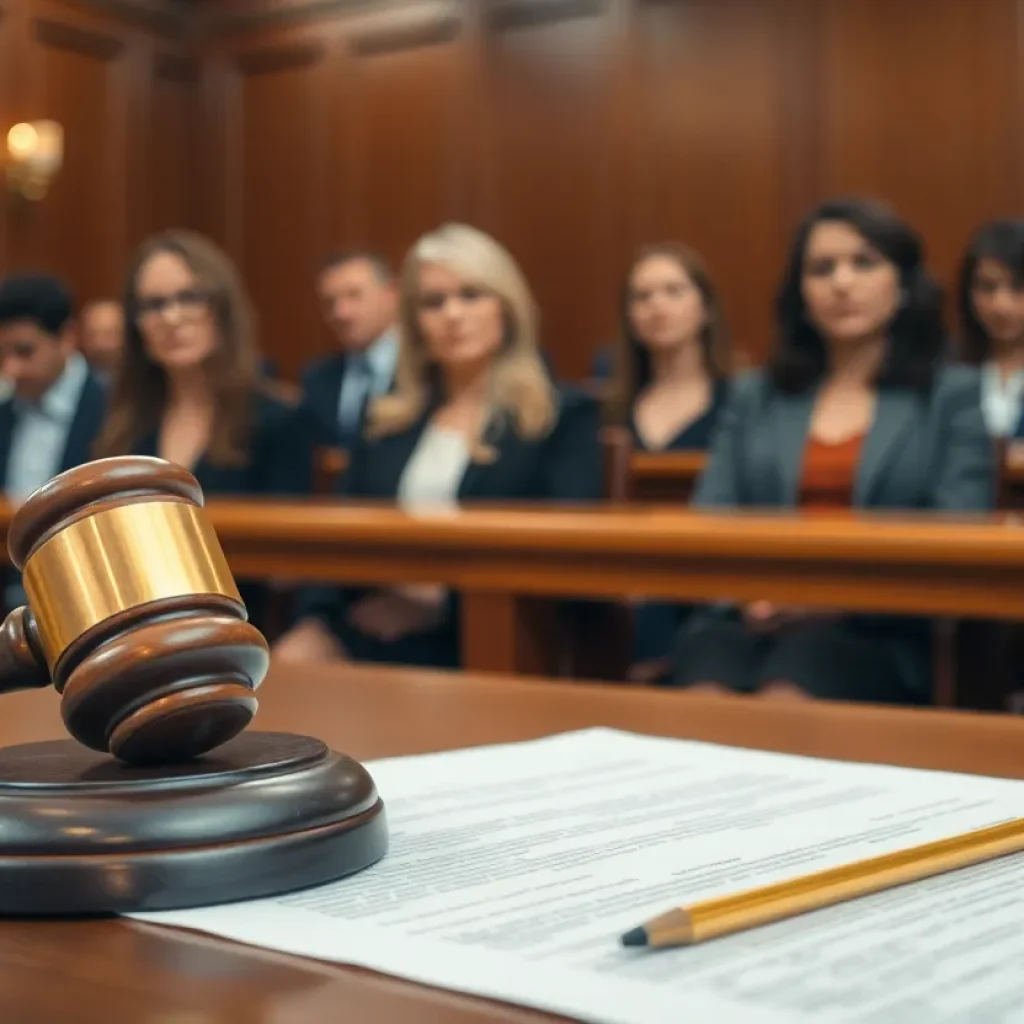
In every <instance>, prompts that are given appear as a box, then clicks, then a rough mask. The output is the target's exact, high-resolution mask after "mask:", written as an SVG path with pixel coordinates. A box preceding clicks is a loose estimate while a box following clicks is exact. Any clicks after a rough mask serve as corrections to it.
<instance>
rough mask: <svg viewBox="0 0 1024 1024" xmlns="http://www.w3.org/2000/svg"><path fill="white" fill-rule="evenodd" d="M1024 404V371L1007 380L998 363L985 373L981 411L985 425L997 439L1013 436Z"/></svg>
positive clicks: (987, 365) (988, 366) (988, 365)
mask: <svg viewBox="0 0 1024 1024" xmlns="http://www.w3.org/2000/svg"><path fill="white" fill-rule="evenodd" d="M1022 402H1024V371H1021V370H1018V371H1017V372H1016V373H1011V374H1010V375H1009V377H1007V378H1006V379H1005V381H1004V379H1003V375H1002V372H1001V371H1000V369H999V367H998V366H997V365H996V364H995V363H988V364H986V365H985V366H984V367H983V369H982V371H981V408H982V412H983V413H984V414H985V425H986V426H987V427H988V432H989V434H991V435H992V436H993V437H1010V436H1011V435H1012V434H1013V432H1014V430H1016V428H1017V423H1018V422H1019V421H1020V416H1021V411H1022Z"/></svg>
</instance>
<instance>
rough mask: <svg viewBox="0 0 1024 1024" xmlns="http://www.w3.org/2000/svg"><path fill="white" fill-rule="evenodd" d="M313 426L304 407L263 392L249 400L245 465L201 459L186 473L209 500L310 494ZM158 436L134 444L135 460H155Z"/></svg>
mask: <svg viewBox="0 0 1024 1024" xmlns="http://www.w3.org/2000/svg"><path fill="white" fill-rule="evenodd" d="M314 436H315V425H314V422H313V416H312V413H311V412H310V410H309V409H308V408H306V407H305V406H303V405H291V404H289V403H287V402H284V401H282V400H281V399H279V398H275V397H273V396H272V395H269V394H266V393H264V392H258V393H257V394H255V395H253V420H252V439H251V443H250V452H251V455H250V458H249V461H248V462H247V463H246V464H245V465H242V466H216V465H212V464H211V463H210V462H209V460H208V459H207V457H206V455H205V454H204V455H203V456H202V457H201V458H200V459H199V461H198V462H197V463H196V465H195V466H193V467H191V472H192V474H193V475H194V476H195V478H196V479H197V480H198V481H199V485H200V486H201V487H202V489H203V494H204V495H205V496H206V497H209V496H210V495H218V494H219V495H237V496H246V495H257V496H259V495H265V496H268V497H269V496H271V495H281V496H289V495H307V494H311V493H312V492H313V448H314ZM159 440H160V436H159V432H158V431H153V432H152V433H151V434H149V435H148V436H147V437H144V438H142V440H141V441H139V443H138V444H137V445H136V447H135V451H134V453H133V454H135V455H154V456H155V455H156V454H157V450H158V447H159Z"/></svg>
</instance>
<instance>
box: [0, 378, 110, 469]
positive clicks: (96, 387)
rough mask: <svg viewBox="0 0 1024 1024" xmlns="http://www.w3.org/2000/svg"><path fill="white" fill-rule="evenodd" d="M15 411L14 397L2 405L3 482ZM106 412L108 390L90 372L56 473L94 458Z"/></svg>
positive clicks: (0, 463)
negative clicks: (95, 445)
mask: <svg viewBox="0 0 1024 1024" xmlns="http://www.w3.org/2000/svg"><path fill="white" fill-rule="evenodd" d="M14 409H15V406H14V397H13V396H11V397H9V398H6V399H4V400H3V401H2V402H0V481H3V480H5V479H6V478H7V462H8V460H9V459H10V457H11V440H12V438H13V436H14V423H15V419H16V417H15V411H14ZM106 409H107V389H106V388H105V387H104V385H103V383H102V381H101V380H100V378H99V377H98V376H97V375H96V374H95V373H94V372H93V371H92V370H89V371H88V373H87V374H86V378H85V383H84V384H83V385H82V392H81V394H80V396H79V398H78V409H77V411H76V412H75V417H74V419H73V420H72V421H71V429H70V430H69V431H68V437H67V441H66V442H65V444H64V453H63V455H62V456H61V460H60V465H59V466H58V467H57V468H56V470H55V474H56V473H63V472H64V471H65V470H68V469H73V468H74V467H75V466H80V465H82V463H83V462H89V461H90V460H91V459H93V458H94V455H93V451H92V449H93V444H94V443H95V441H96V438H97V436H98V435H99V432H100V428H101V427H102V426H103V418H104V416H105V414H106Z"/></svg>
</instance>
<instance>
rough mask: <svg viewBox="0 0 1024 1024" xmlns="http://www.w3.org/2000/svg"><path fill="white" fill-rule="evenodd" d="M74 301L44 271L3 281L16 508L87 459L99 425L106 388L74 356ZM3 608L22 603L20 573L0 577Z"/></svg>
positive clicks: (1, 453) (9, 494)
mask: <svg viewBox="0 0 1024 1024" xmlns="http://www.w3.org/2000/svg"><path fill="white" fill-rule="evenodd" d="M75 330H76V327H75V319H74V303H73V300H72V296H71V293H70V291H69V290H68V289H67V287H66V286H65V285H64V284H63V283H62V282H61V281H60V280H59V279H57V278H55V277H51V276H50V275H46V274H16V275H11V276H9V277H6V278H4V279H3V280H2V281H0V376H2V377H3V378H4V379H5V380H6V382H7V385H8V387H7V392H6V394H5V395H4V397H3V398H0V482H2V486H3V492H4V496H5V497H6V499H7V501H8V502H10V503H11V504H14V505H17V504H20V503H21V502H22V501H24V499H25V498H26V497H28V495H29V494H31V493H32V492H33V491H34V490H35V489H36V488H38V487H40V486H42V484H44V483H46V481H47V480H49V479H50V478H51V477H53V476H56V475H57V474H58V473H61V472H63V471H64V470H66V469H71V468H72V467H73V466H77V465H80V464H81V463H83V462H88V461H89V460H90V459H91V458H93V455H92V447H93V442H94V440H95V439H96V436H97V434H98V433H99V429H100V426H101V424H102V422H103V416H104V410H105V406H106V394H105V389H104V387H103V385H102V384H101V383H100V381H99V379H98V378H97V377H96V376H95V374H94V373H93V372H92V371H91V370H90V369H89V366H88V364H87V363H86V361H85V359H84V358H83V356H82V355H81V353H80V352H79V351H78V348H77V344H76V337H75ZM4 584H5V588H4V604H5V606H6V610H7V611H9V610H10V609H11V608H12V607H15V606H16V605H18V604H21V603H23V602H24V593H23V591H22V590H21V586H20V582H19V581H18V579H17V574H16V573H15V572H14V571H13V570H9V571H8V573H7V574H6V575H5V578H4Z"/></svg>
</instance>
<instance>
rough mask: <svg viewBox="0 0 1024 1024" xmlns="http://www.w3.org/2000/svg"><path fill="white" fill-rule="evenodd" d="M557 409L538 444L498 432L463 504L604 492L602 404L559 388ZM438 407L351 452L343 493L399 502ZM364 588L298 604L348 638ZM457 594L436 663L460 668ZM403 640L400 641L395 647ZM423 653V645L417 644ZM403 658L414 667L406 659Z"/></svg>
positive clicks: (550, 500) (314, 595)
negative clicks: (348, 622)
mask: <svg viewBox="0 0 1024 1024" xmlns="http://www.w3.org/2000/svg"><path fill="white" fill-rule="evenodd" d="M558 401H559V412H558V420H557V422H556V424H555V426H554V428H553V429H552V430H551V431H550V432H549V433H548V435H547V436H546V437H543V438H541V439H539V440H536V441H527V440H524V439H522V438H521V437H519V436H518V435H517V434H516V432H515V430H514V428H512V427H511V426H508V427H506V428H505V429H502V430H497V429H496V430H492V431H491V432H490V433H489V434H488V435H487V441H488V442H489V443H490V444H492V445H493V446H494V447H495V449H496V450H497V458H496V459H495V460H494V461H493V462H489V463H470V465H469V466H468V467H467V469H466V472H465V474H464V475H463V478H462V483H461V485H460V487H459V491H458V500H459V503H460V504H472V503H478V504H479V503H484V504H488V503H503V504H511V503H515V502H524V503H545V504H562V505H564V504H590V503H596V502H599V501H600V500H601V499H602V496H603V493H604V463H603V457H602V453H601V442H600V410H599V407H598V404H597V402H596V401H595V400H594V399H593V398H591V397H590V396H589V395H587V394H585V393H584V392H582V391H579V390H577V389H575V388H568V387H561V388H559V389H558ZM436 408H437V406H436V404H432V405H431V406H430V407H429V408H428V409H427V410H426V411H425V412H424V414H423V415H422V416H421V417H420V419H419V420H418V421H417V422H416V423H415V424H413V425H412V426H411V427H409V428H408V429H407V430H403V431H402V432H401V433H398V434H392V435H390V436H387V437H381V438H373V439H367V438H363V439H362V440H361V441H360V442H359V443H358V444H356V445H355V446H354V447H353V448H352V449H351V451H350V455H349V465H348V469H347V471H346V472H345V474H344V475H343V476H342V478H341V480H340V481H339V486H338V493H339V495H341V496H343V497H346V498H353V499H361V498H362V499H367V500H370V501H374V502H378V501H393V500H395V499H396V498H397V495H398V488H399V484H400V482H401V479H402V474H403V472H404V470H405V467H406V465H407V464H408V462H409V459H410V458H411V457H412V454H413V452H414V451H415V450H416V445H417V444H418V443H419V440H420V437H421V436H422V434H423V431H424V430H425V429H426V427H427V425H428V424H429V422H430V420H431V417H432V416H433V414H434V412H435V410H436ZM367 592H368V591H367V589H366V588H337V587H334V588H328V587H310V588H307V589H306V590H305V591H303V593H302V595H301V596H300V600H299V617H300V618H310V617H315V618H320V619H322V620H323V621H324V622H325V623H326V624H327V625H328V626H329V627H330V628H331V629H332V630H334V631H335V632H337V633H339V635H341V637H342V640H343V641H345V640H346V639H347V638H346V635H345V627H344V624H343V617H344V611H345V605H346V604H347V602H349V601H351V600H355V599H357V598H358V597H359V596H361V595H363V594H365V593H367ZM457 601H458V599H457V597H455V596H454V595H453V596H452V597H451V598H450V601H449V607H448V609H447V614H446V616H445V624H444V625H442V626H441V627H439V628H438V630H437V631H436V635H435V636H434V637H433V638H432V639H433V640H434V641H435V643H434V644H433V646H434V648H435V651H436V650H437V649H439V648H443V649H444V651H445V652H446V653H445V654H444V655H436V656H435V655H434V654H432V655H431V663H432V664H438V663H448V664H455V663H457V651H458V632H457V627H458V621H457V620H458V610H457ZM401 644H402V641H398V644H397V645H395V646H396V648H398V647H400V646H401ZM412 646H413V647H414V648H415V649H416V650H417V651H419V650H423V649H424V647H425V646H428V645H424V644H422V643H417V644H414V645H412ZM395 660H397V661H407V662H408V663H415V662H416V660H417V659H416V656H415V655H410V657H409V658H408V659H404V658H402V657H401V656H400V655H399V656H398V657H396V658H395Z"/></svg>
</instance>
